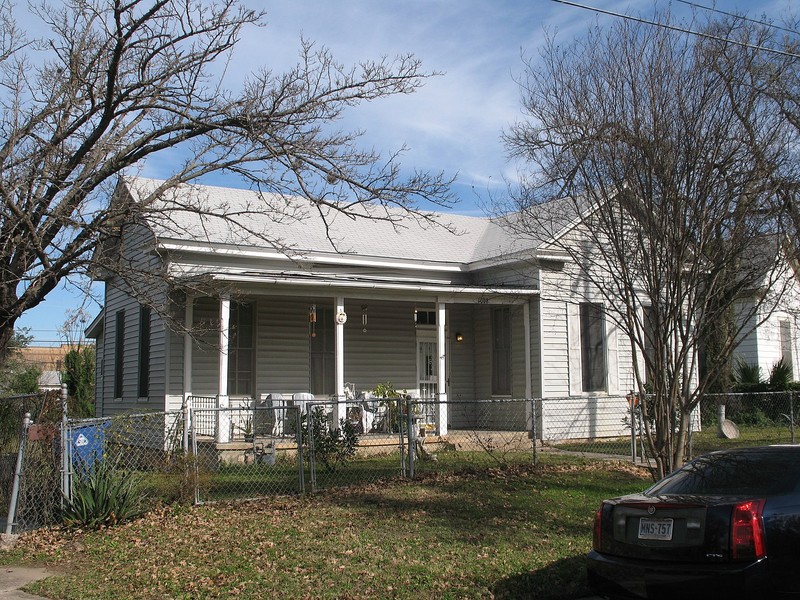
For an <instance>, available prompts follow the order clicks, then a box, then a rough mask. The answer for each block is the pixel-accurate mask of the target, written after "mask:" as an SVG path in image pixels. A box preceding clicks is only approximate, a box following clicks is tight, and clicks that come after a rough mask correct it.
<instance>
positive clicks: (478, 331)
mask: <svg viewBox="0 0 800 600" xmlns="http://www.w3.org/2000/svg"><path fill="white" fill-rule="evenodd" d="M474 314H475V321H474V331H475V398H474V399H475V400H486V399H488V398H491V396H492V313H491V310H490V308H489V307H488V306H476V307H475V313H474Z"/></svg>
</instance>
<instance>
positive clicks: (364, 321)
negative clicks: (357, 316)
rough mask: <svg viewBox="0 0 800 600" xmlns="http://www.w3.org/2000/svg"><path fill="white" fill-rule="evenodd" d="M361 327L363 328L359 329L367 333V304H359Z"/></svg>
mask: <svg viewBox="0 0 800 600" xmlns="http://www.w3.org/2000/svg"><path fill="white" fill-rule="evenodd" d="M361 327H362V328H363V329H362V330H361V331H362V332H364V333H367V305H366V304H362V305H361Z"/></svg>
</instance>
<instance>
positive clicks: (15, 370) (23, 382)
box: [0, 329, 41, 396]
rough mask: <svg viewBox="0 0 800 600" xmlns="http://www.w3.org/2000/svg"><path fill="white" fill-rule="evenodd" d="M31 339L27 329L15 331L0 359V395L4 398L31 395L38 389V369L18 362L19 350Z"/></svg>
mask: <svg viewBox="0 0 800 600" xmlns="http://www.w3.org/2000/svg"><path fill="white" fill-rule="evenodd" d="M32 339H33V338H32V337H31V335H30V334H29V330H28V329H22V330H17V331H15V332H14V336H13V337H12V338H11V340H10V342H9V344H8V347H7V348H6V351H5V353H4V354H3V356H2V358H0V361H2V362H0V393H2V395H4V396H11V395H20V394H33V393H35V392H36V391H37V390H38V389H39V375H40V374H41V371H40V370H39V368H38V367H36V366H32V365H26V364H25V363H23V362H22V360H20V356H19V350H21V349H22V348H27V347H28V345H29V344H30V342H31V340H32Z"/></svg>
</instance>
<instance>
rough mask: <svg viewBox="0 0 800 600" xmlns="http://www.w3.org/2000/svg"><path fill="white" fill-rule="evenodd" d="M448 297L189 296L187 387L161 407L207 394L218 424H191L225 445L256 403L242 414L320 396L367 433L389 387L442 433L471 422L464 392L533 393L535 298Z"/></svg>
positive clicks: (384, 413)
mask: <svg viewBox="0 0 800 600" xmlns="http://www.w3.org/2000/svg"><path fill="white" fill-rule="evenodd" d="M449 300H450V301H449V302H445V301H444V298H441V297H439V298H428V302H424V301H423V299H421V298H420V299H419V300H415V301H412V300H402V299H397V300H390V299H387V298H385V297H383V296H381V295H378V296H377V297H370V298H365V297H356V298H349V297H348V298H345V297H342V296H336V297H333V298H323V297H319V296H297V297H295V296H271V295H270V296H267V295H263V294H262V295H258V294H251V295H244V294H240V295H237V296H236V299H232V298H231V297H221V298H216V299H215V298H209V297H203V298H191V297H189V298H188V299H187V301H186V304H185V307H184V310H185V315H184V318H185V322H186V323H187V324H191V327H189V328H187V332H186V334H185V335H184V336H183V337H182V339H180V338H179V339H177V340H176V345H177V344H180V346H181V349H182V356H181V357H180V358H181V362H182V378H181V380H182V386H181V388H182V389H181V393H180V395H177V394H174V393H173V394H172V395H171V396H170V397H169V398H168V399H167V407H168V408H170V409H178V408H181V407H185V406H187V404H191V403H193V402H194V403H197V402H198V401H200V400H199V399H202V400H201V404H200V405H199V406H198V407H197V408H202V409H203V410H206V411H210V410H216V411H217V412H216V413H214V414H213V415H212V413H210V412H208V413H206V419H210V420H213V423H212V422H203V423H200V422H199V423H198V427H199V428H200V430H201V431H202V434H203V435H213V437H214V440H215V442H216V443H219V444H224V443H227V442H230V441H235V440H236V439H237V437H238V436H239V435H240V434H243V432H245V431H246V430H247V429H248V427H253V428H255V427H256V426H263V424H260V425H259V424H258V418H257V417H256V415H258V414H259V413H258V412H255V413H253V416H252V417H251V423H250V424H249V425H248V422H247V417H244V416H239V415H244V414H245V413H246V412H247V411H248V410H250V409H255V408H256V407H261V408H268V409H269V410H273V408H274V410H273V412H272V413H270V414H273V415H274V414H278V413H275V412H274V411H275V410H280V409H283V408H291V407H294V406H297V407H300V409H301V411H300V412H301V414H302V413H304V407H305V406H306V405H307V404H317V405H324V406H325V407H326V410H327V411H328V413H329V421H330V424H331V426H335V425H336V424H338V423H340V422H341V421H342V420H350V421H353V422H354V423H356V424H357V425H358V429H359V433H360V434H362V435H365V436H370V435H373V434H379V433H391V432H392V431H391V429H392V424H391V423H390V417H391V415H390V414H389V413H390V412H391V411H390V408H391V403H390V402H387V400H389V399H390V398H383V397H380V396H379V394H381V393H383V394H385V395H386V394H387V392H388V391H389V390H391V393H389V394H388V395H389V396H392V395H394V393H396V394H397V395H398V396H401V397H408V398H410V399H411V400H412V402H414V405H415V406H416V407H417V409H418V410H421V412H420V413H419V414H414V419H415V426H417V427H418V431H419V429H421V430H422V432H423V433H424V434H425V435H426V436H427V435H436V436H439V437H442V438H444V437H446V436H447V435H448V432H449V430H450V429H451V428H459V427H469V426H472V424H473V423H474V421H475V419H476V415H474V414H472V412H471V411H470V410H469V409H468V408H467V406H466V405H465V404H463V402H469V401H472V400H474V399H476V398H490V399H503V398H523V397H527V398H531V397H532V396H533V388H534V381H533V373H532V365H533V364H534V362H538V359H536V357H533V356H532V354H533V353H534V349H533V339H532V336H531V331H532V329H533V330H535V329H536V324H535V323H532V319H531V312H532V311H531V301H530V298H529V297H525V298H520V297H519V296H517V295H507V294H497V295H496V296H494V297H493V298H486V299H484V300H483V301H481V302H476V300H475V298H473V297H472V296H471V295H470V294H464V295H463V296H459V297H451V298H449ZM347 311H350V312H349V314H348V312H347ZM171 388H172V389H173V390H174V386H171ZM176 391H177V390H176ZM257 391H258V393H256V392H257ZM193 399H198V400H193ZM451 400H453V401H455V403H454V402H451ZM228 409H231V410H230V411H229V410H228ZM399 412H402V411H400V410H399V409H398V410H396V411H395V414H397V413H399ZM227 415H230V418H229V417H228V416H227ZM394 418H396V417H394ZM528 420H529V418H528ZM274 426H275V425H274V423H271V424H270V427H274Z"/></svg>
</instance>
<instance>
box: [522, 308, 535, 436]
mask: <svg viewBox="0 0 800 600" xmlns="http://www.w3.org/2000/svg"><path fill="white" fill-rule="evenodd" d="M522 327H523V329H524V330H525V333H524V335H525V428H526V429H527V430H528V432H529V434H531V437H532V438H534V437H535V434H533V385H532V383H531V301H530V299H528V300H527V301H526V302H525V304H523V305H522Z"/></svg>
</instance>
